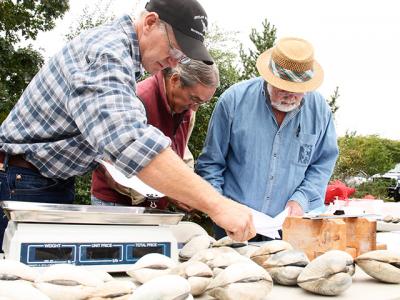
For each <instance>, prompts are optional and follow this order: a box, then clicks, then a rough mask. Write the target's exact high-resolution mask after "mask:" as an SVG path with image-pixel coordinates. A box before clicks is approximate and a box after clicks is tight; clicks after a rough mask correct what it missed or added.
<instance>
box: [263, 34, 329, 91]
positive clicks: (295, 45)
mask: <svg viewBox="0 0 400 300" xmlns="http://www.w3.org/2000/svg"><path fill="white" fill-rule="evenodd" d="M256 66H257V70H258V72H259V73H260V75H261V76H262V77H263V78H264V79H265V80H266V81H267V82H268V83H269V84H271V85H273V86H274V87H277V88H279V89H281V90H285V91H288V92H294V93H304V92H308V91H313V90H315V89H317V88H318V87H319V86H320V85H321V83H322V81H323V79H324V71H323V70H322V68H321V66H320V65H319V63H318V62H317V61H315V59H314V50H313V47H312V45H311V44H310V43H309V42H307V41H306V40H303V39H300V38H294V37H288V38H283V39H281V40H279V41H278V42H277V44H276V45H275V46H274V47H272V48H271V49H268V50H267V51H265V52H263V53H262V54H261V55H260V56H259V57H258V59H257V64H256Z"/></svg>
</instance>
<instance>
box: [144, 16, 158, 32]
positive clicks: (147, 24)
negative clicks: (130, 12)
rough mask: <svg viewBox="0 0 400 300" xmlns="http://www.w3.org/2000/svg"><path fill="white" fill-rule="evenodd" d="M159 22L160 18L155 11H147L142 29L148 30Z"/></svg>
mask: <svg viewBox="0 0 400 300" xmlns="http://www.w3.org/2000/svg"><path fill="white" fill-rule="evenodd" d="M159 24H160V18H159V16H158V14H157V13H155V12H149V13H148V14H147V15H146V16H145V17H144V20H143V30H144V32H146V33H147V32H150V31H152V30H153V29H154V28H156V27H158V26H159Z"/></svg>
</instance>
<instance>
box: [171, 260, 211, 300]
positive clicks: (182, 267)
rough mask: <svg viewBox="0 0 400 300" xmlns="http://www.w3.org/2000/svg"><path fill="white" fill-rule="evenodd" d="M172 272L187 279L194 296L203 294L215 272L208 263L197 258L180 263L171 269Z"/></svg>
mask: <svg viewBox="0 0 400 300" xmlns="http://www.w3.org/2000/svg"><path fill="white" fill-rule="evenodd" d="M171 274H176V275H179V276H182V277H183V278H185V279H187V280H188V282H189V284H190V292H191V294H192V295H193V296H198V295H201V294H203V293H204V291H205V289H206V287H207V286H208V284H209V283H210V281H211V279H212V277H213V272H212V270H211V269H210V267H209V266H208V265H206V264H205V263H202V262H201V261H195V260H193V261H186V262H184V263H181V264H179V265H178V266H177V267H176V268H174V269H172V270H171Z"/></svg>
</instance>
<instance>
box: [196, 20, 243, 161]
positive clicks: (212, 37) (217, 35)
mask: <svg viewBox="0 0 400 300" xmlns="http://www.w3.org/2000/svg"><path fill="white" fill-rule="evenodd" d="M235 34H236V32H223V31H221V29H220V28H219V27H218V26H216V25H212V26H211V29H210V31H209V33H208V35H207V40H206V43H207V46H208V48H209V51H210V53H211V55H212V57H213V58H214V60H215V63H216V64H217V66H218V70H219V76H220V86H219V87H218V89H217V91H216V92H215V95H214V97H213V99H212V100H211V101H210V102H209V103H207V104H205V105H202V106H201V107H200V108H199V109H198V111H197V113H196V123H195V127H194V128H193V133H192V136H191V138H190V141H189V149H190V151H191V152H192V154H193V157H194V159H195V160H196V159H197V157H198V156H199V155H200V152H201V150H202V148H203V144H204V140H205V138H206V134H207V128H208V123H209V121H210V118H211V114H212V112H213V110H214V107H215V104H216V102H217V100H218V97H219V96H221V94H222V93H223V92H224V91H225V90H226V89H227V88H228V87H229V86H231V85H232V84H234V83H236V82H238V81H239V74H238V72H237V68H236V67H235V65H236V63H235V61H236V59H237V55H236V54H235V52H234V49H235V48H237V45H238V41H237V39H236V38H235V37H234V36H235Z"/></svg>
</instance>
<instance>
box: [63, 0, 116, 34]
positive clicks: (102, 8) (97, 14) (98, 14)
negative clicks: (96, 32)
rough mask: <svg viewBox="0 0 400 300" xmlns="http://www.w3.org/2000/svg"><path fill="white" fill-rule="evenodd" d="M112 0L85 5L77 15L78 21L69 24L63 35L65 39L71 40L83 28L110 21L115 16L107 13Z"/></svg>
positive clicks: (101, 0) (86, 28)
mask: <svg viewBox="0 0 400 300" xmlns="http://www.w3.org/2000/svg"><path fill="white" fill-rule="evenodd" d="M113 1H114V0H108V1H103V0H100V1H98V2H97V3H96V5H94V6H91V7H89V6H85V8H84V9H83V10H82V13H81V14H80V16H79V17H78V21H77V22H76V23H75V24H71V25H70V27H69V32H68V33H67V34H66V35H65V38H66V39H67V41H70V40H72V39H73V38H74V37H76V36H78V35H79V34H81V33H82V32H83V31H85V30H88V29H90V28H93V27H96V26H99V25H102V24H105V23H107V22H109V21H112V20H113V19H114V18H115V16H114V15H113V14H109V11H110V6H111V4H112V2H113Z"/></svg>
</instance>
